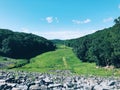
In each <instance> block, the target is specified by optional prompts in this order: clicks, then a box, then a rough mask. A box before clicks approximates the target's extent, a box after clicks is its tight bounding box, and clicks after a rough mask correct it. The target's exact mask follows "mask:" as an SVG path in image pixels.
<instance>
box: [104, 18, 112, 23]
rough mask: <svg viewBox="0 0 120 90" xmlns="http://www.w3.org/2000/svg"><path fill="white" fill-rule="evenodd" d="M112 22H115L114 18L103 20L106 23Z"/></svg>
mask: <svg viewBox="0 0 120 90" xmlns="http://www.w3.org/2000/svg"><path fill="white" fill-rule="evenodd" d="M111 21H113V18H112V17H109V18H106V19H104V20H103V22H104V23H107V22H111Z"/></svg>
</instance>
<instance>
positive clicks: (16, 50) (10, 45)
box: [0, 29, 55, 58]
mask: <svg viewBox="0 0 120 90" xmlns="http://www.w3.org/2000/svg"><path fill="white" fill-rule="evenodd" d="M52 50H55V45H54V44H53V43H52V42H51V41H49V40H47V39H45V38H43V37H40V36H37V35H34V34H31V33H30V34H27V33H22V32H13V31H11V30H7V29H0V56H5V57H11V58H31V57H34V56H36V55H38V54H41V53H44V52H47V51H52Z"/></svg>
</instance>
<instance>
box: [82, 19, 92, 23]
mask: <svg viewBox="0 0 120 90" xmlns="http://www.w3.org/2000/svg"><path fill="white" fill-rule="evenodd" d="M89 22H91V20H90V19H86V20H84V21H83V23H89Z"/></svg>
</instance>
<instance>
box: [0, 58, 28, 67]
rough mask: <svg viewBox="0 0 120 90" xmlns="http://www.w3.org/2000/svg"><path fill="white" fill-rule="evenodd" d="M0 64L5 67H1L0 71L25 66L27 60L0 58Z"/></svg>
mask: <svg viewBox="0 0 120 90" xmlns="http://www.w3.org/2000/svg"><path fill="white" fill-rule="evenodd" d="M0 63H1V64H4V65H5V66H4V67H1V68H0V69H10V68H14V67H19V66H22V65H25V64H26V63H27V60H25V59H12V58H7V57H2V56H0Z"/></svg>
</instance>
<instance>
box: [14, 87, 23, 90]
mask: <svg viewBox="0 0 120 90" xmlns="http://www.w3.org/2000/svg"><path fill="white" fill-rule="evenodd" d="M12 90H22V89H20V88H16V87H13V88H12Z"/></svg>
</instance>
